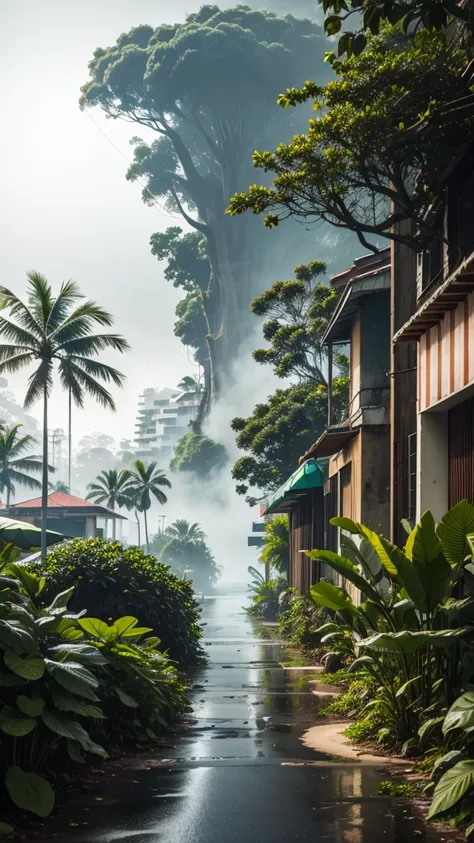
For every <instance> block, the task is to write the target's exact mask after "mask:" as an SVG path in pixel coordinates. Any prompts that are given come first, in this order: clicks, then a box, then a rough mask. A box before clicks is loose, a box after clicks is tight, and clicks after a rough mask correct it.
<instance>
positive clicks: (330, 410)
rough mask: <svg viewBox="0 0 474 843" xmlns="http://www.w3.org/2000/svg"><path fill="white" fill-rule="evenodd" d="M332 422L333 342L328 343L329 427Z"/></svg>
mask: <svg viewBox="0 0 474 843" xmlns="http://www.w3.org/2000/svg"><path fill="white" fill-rule="evenodd" d="M331 424H332V342H330V343H329V344H328V427H331Z"/></svg>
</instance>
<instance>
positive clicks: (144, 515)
mask: <svg viewBox="0 0 474 843" xmlns="http://www.w3.org/2000/svg"><path fill="white" fill-rule="evenodd" d="M143 518H144V520H145V547H146V552H147V555H148V553H149V552H150V542H149V541H148V518H147V514H146V509H144V510H143Z"/></svg>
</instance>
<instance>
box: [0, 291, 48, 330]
mask: <svg viewBox="0 0 474 843" xmlns="http://www.w3.org/2000/svg"><path fill="white" fill-rule="evenodd" d="M5 309H9V310H10V316H14V317H15V319H16V321H17V322H19V323H20V325H22V326H23V328H26V330H27V331H29V332H30V333H31V334H33V336H34V337H36V339H41V338H42V337H43V334H44V332H43V330H42V327H41V325H40V324H38V322H37V321H36V319H35V317H34V316H33V314H32V312H31V311H30V310H29V308H28V307H27V306H26V304H25V303H24V302H22V300H21V299H19V298H18V296H17V295H16V294H15V293H13V292H12V291H11V290H9V289H8V288H7V287H0V310H5Z"/></svg>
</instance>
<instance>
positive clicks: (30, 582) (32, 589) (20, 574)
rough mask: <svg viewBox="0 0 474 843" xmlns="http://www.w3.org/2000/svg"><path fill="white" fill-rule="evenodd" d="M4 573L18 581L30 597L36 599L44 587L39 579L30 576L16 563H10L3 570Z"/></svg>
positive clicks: (33, 575)
mask: <svg viewBox="0 0 474 843" xmlns="http://www.w3.org/2000/svg"><path fill="white" fill-rule="evenodd" d="M4 573H5V574H6V575H7V576H11V577H14V578H15V579H16V580H18V581H19V582H20V583H21V584H22V586H23V588H24V589H25V591H26V592H27V594H28V595H29V596H30V597H36V595H37V594H39V593H40V592H41V591H42V588H43V587H44V583H43V584H42V583H41V578H40V577H37V576H36V575H35V574H30V573H29V571H27V570H26V568H24V567H23V565H18V564H17V563H16V562H11V563H10V564H9V565H7V566H6V568H4Z"/></svg>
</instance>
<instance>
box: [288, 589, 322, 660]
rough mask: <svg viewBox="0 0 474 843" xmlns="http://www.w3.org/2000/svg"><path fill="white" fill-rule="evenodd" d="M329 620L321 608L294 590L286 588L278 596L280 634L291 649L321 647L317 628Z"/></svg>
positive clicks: (320, 634)
mask: <svg viewBox="0 0 474 843" xmlns="http://www.w3.org/2000/svg"><path fill="white" fill-rule="evenodd" d="M327 620H329V618H328V613H327V612H326V610H325V609H323V608H322V607H321V606H316V605H315V603H314V601H313V600H311V598H310V597H308V596H307V595H305V594H301V592H299V591H298V589H296V588H287V589H286V590H285V591H284V592H283V593H282V594H281V596H280V615H279V618H278V623H279V628H280V632H281V634H282V636H283V638H286V639H287V640H288V641H289V642H290V644H291V645H292V646H293V647H301V648H302V649H303V650H316V649H320V648H321V646H322V642H321V638H322V637H323V634H322V633H320V632H319V631H318V630H319V627H320V626H321V625H322V624H323V622H324V621H327Z"/></svg>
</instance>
